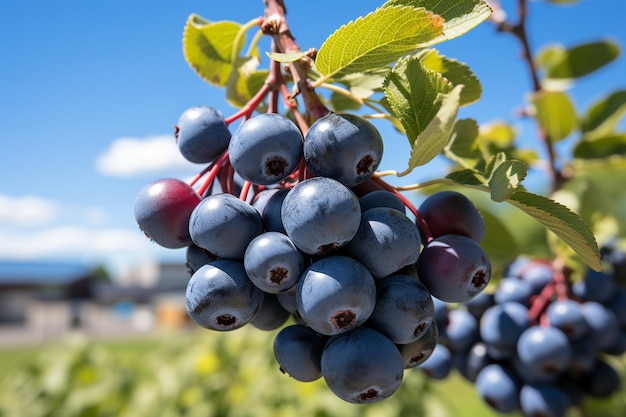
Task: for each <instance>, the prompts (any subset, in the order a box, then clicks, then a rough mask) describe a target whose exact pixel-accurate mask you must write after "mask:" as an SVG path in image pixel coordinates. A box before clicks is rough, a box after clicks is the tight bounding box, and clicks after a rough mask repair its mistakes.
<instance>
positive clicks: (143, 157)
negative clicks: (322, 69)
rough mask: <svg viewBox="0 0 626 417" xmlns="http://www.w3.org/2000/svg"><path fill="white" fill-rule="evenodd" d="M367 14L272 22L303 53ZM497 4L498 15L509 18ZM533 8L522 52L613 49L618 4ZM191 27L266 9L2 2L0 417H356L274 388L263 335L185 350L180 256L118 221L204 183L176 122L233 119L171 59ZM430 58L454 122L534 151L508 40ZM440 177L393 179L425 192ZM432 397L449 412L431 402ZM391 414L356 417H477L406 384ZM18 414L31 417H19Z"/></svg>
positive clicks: (298, 392) (200, 342)
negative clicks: (445, 85) (165, 187)
mask: <svg viewBox="0 0 626 417" xmlns="http://www.w3.org/2000/svg"><path fill="white" fill-rule="evenodd" d="M381 3H382V2H381V1H373V0H361V1H358V2H357V1H330V0H320V1H316V2H304V1H288V2H287V7H288V19H289V24H290V27H291V29H292V31H293V33H294V35H295V37H296V40H297V42H298V43H299V45H300V46H301V47H302V48H303V49H308V48H311V47H319V46H320V45H321V43H322V42H323V41H324V40H325V39H326V37H327V36H328V35H330V34H331V33H332V32H333V31H334V30H335V29H337V28H338V27H339V26H340V25H342V24H344V23H347V22H348V21H350V20H352V19H354V18H356V17H358V16H361V15H365V14H367V13H368V12H369V11H372V10H374V9H375V8H376V7H377V6H379V5H380V4H381ZM501 3H502V6H503V8H504V9H505V10H507V11H508V12H510V13H511V14H512V15H514V14H515V8H514V3H515V2H513V1H512V0H510V1H509V0H503V1H502V2H501ZM530 8H531V13H530V16H529V20H528V25H529V27H528V30H529V33H530V40H531V46H534V45H536V46H540V45H546V44H551V43H555V42H558V43H562V44H564V45H566V46H571V45H574V44H577V43H582V42H587V41H592V40H597V39H605V38H610V39H613V40H616V41H617V42H618V43H620V44H621V45H622V46H623V45H625V44H626V42H625V41H626V27H625V26H624V22H623V19H624V16H625V15H626V4H625V3H624V2H622V1H621V0H605V1H594V0H582V1H580V2H575V3H574V4H572V5H564V6H557V5H554V4H549V3H547V2H542V1H536V2H531V5H530ZM191 13H197V14H199V15H200V16H202V17H204V18H205V19H207V20H212V21H217V20H234V21H237V22H241V23H244V22H247V21H249V20H250V19H252V18H254V17H257V16H260V15H262V14H263V2H262V1H260V0H238V1H236V2H209V1H199V0H189V1H185V2H161V3H159V4H158V5H157V4H155V3H154V2H148V1H145V0H137V1H133V2H127V1H121V0H111V1H107V2H88V1H80V0H61V1H57V2H49V1H43V0H20V1H12V0H3V1H1V2H0V17H1V23H0V57H1V58H0V75H1V76H0V126H1V129H2V134H1V136H0V141H1V143H2V146H1V147H0V173H1V175H0V389H3V390H4V388H6V387H8V384H9V382H10V383H11V384H12V385H11V387H12V388H11V389H12V391H10V392H11V393H12V394H11V395H12V396H13V397H12V398H13V400H14V404H12V405H11V407H13V408H11V407H9V408H7V409H11V410H14V411H15V414H6V415H19V416H26V415H64V416H73V415H81V416H83V415H84V416H87V415H127V414H128V415H130V414H131V413H132V414H133V415H143V414H146V415H173V416H174V415H265V414H263V413H270V412H271V413H272V415H274V416H278V415H293V413H295V412H303V411H302V410H306V411H310V413H311V414H315V415H319V416H322V415H343V416H346V415H352V414H355V413H357V412H359V413H363V412H364V411H363V410H364V409H358V410H360V411H358V410H356V409H354V408H353V407H350V406H347V405H345V404H342V403H341V402H340V401H339V400H336V399H334V398H333V397H332V396H329V395H327V393H326V390H325V389H324V388H323V386H320V384H311V385H306V386H305V385H303V384H300V383H295V382H294V381H289V379H288V378H286V377H284V378H280V377H282V375H280V374H279V372H278V370H277V367H276V366H275V364H274V363H273V362H272V361H273V358H272V357H271V354H270V353H268V352H270V350H269V349H270V346H271V343H272V342H271V334H265V333H263V332H261V331H258V330H254V329H253V330H250V331H242V332H237V333H236V334H232V335H230V334H229V335H221V334H220V335H214V334H207V333H204V332H201V333H200V334H198V331H197V329H196V326H195V325H193V324H192V323H190V322H189V319H188V318H187V314H186V311H185V307H184V288H185V286H186V282H187V279H188V273H187V270H186V268H185V265H184V262H185V259H184V258H185V252H184V250H168V249H162V248H159V247H158V246H157V245H155V244H153V243H151V242H150V241H149V240H148V239H146V238H145V237H144V236H143V234H142V233H141V232H140V231H139V230H138V227H137V225H136V223H135V220H134V217H133V204H134V199H135V197H136V195H137V193H138V192H139V190H140V189H141V188H142V187H144V186H145V185H146V184H148V183H149V182H152V181H153V180H154V179H157V178H161V177H177V178H189V177H191V176H193V175H195V174H196V173H197V172H199V171H200V170H201V169H202V168H203V167H202V166H197V165H194V164H191V163H189V162H186V161H185V160H184V159H183V158H182V157H181V156H180V155H179V153H178V151H177V149H176V145H175V142H174V136H173V133H174V125H175V124H176V122H177V120H178V117H179V116H180V114H181V113H182V112H183V111H184V110H185V109H187V108H189V107H192V106H195V105H211V106H214V107H218V108H220V109H221V110H222V111H223V112H224V113H225V114H226V115H228V114H232V113H233V112H234V111H235V109H234V108H232V107H230V106H229V105H228V104H227V103H226V101H225V100H224V93H223V91H222V90H219V89H216V88H214V87H211V86H209V85H208V84H207V83H205V82H204V81H203V80H202V79H201V78H199V77H198V76H197V75H196V74H195V73H194V72H193V70H191V68H190V67H189V66H188V65H187V63H186V62H185V60H184V58H183V55H182V45H181V39H182V30H183V27H184V25H185V22H186V20H187V18H188V16H189V15H190V14H191ZM437 49H439V50H440V51H441V53H442V54H444V55H447V56H448V57H452V58H456V59H458V60H459V61H461V62H464V63H466V64H468V65H469V66H470V68H472V70H473V71H474V72H475V73H476V75H477V76H478V78H479V79H480V80H481V82H482V84H483V95H482V99H481V100H480V101H479V102H478V103H475V104H473V105H470V106H468V107H464V108H462V109H461V112H460V114H459V117H471V118H474V119H476V120H477V121H478V122H479V123H481V124H483V123H489V122H491V121H496V120H502V121H505V122H507V123H509V124H511V125H513V126H515V128H516V130H517V133H518V140H520V141H522V142H525V143H526V144H527V145H528V146H531V147H536V148H537V149H536V150H537V152H540V153H541V152H542V149H541V148H540V146H538V145H537V144H536V135H535V132H534V129H535V127H534V125H533V123H532V122H531V121H527V120H525V119H524V118H523V117H520V110H521V109H522V108H523V106H524V102H525V101H524V100H525V96H526V94H527V93H528V91H530V88H531V85H530V80H529V78H528V74H527V70H526V67H525V65H524V63H523V61H522V59H521V55H520V52H521V51H520V48H519V45H518V44H517V43H516V41H515V40H514V39H513V38H512V37H510V36H507V35H503V34H499V33H497V31H496V29H495V26H494V25H493V24H491V23H490V22H485V23H483V24H482V25H480V26H479V27H477V28H475V29H474V30H472V31H470V32H469V33H468V34H466V35H464V36H461V37H460V38H458V39H454V40H451V41H448V42H445V43H443V44H440V45H438V46H437ZM262 59H263V60H264V61H263V64H264V65H266V64H267V58H266V57H265V56H263V57H262ZM624 74H626V61H625V60H624V59H623V58H620V59H618V60H617V61H615V62H614V63H612V64H611V65H609V66H607V67H606V68H603V69H602V70H601V71H599V72H597V73H594V74H593V75H591V76H589V77H587V78H584V79H582V80H580V82H579V83H578V84H577V86H576V89H575V90H573V91H572V92H571V93H572V95H573V97H574V100H575V104H576V106H577V107H578V108H581V109H582V108H587V107H588V106H589V105H590V103H592V102H594V101H595V100H597V99H598V98H599V97H600V95H602V94H604V93H606V92H607V91H610V90H614V89H618V88H624V87H626V78H625V77H624ZM377 126H378V127H379V129H380V130H381V132H382V133H383V136H384V137H385V141H386V149H385V152H386V153H385V158H384V160H383V163H382V164H381V167H380V169H381V170H384V169H403V168H404V167H405V166H406V165H405V164H406V160H407V155H408V154H409V151H410V146H409V144H408V143H407V141H406V139H405V138H404V137H402V136H400V135H398V133H397V132H396V131H395V130H393V128H392V127H391V126H390V125H389V124H385V123H384V122H381V123H379V124H377ZM559 146H562V147H567V146H568V145H567V141H565V142H563V143H562V144H560V145H559ZM441 164H443V162H440V161H434V162H433V163H432V164H431V165H429V168H430V169H426V170H419V169H418V170H416V171H414V173H412V174H411V175H409V176H408V177H406V178H402V179H401V181H398V180H395V182H398V183H413V182H419V181H422V180H424V179H428V178H433V177H436V176H437V174H438V173H439V172H444V170H445V168H444V167H442V165H441ZM543 175H544V174H543V173H542V172H541V171H538V172H534V173H533V174H532V175H531V177H530V178H529V179H528V181H527V186H528V187H529V188H534V189H535V191H537V192H541V191H542V186H543V185H544V181H543V180H542V178H543ZM411 198H414V199H419V196H417V195H415V196H413V195H411ZM42 351H49V352H52V353H53V359H50V356H49V355H48V356H45V355H41V352H42ZM155 352H156V353H155ZM249 352H252V353H249ZM28 364H30V365H31V368H32V370H33V372H35V374H36V376H37V378H40V379H39V381H40V386H38V387H37V390H31V391H28V390H26V389H23V388H24V387H23V386H21V385H20V384H26V385H28V381H30V380H29V379H27V378H26V377H25V376H23V375H22V377H23V379H22V380H20V379H19V378H17V379H16V377H15V375H16V374H18V371H20V370H21V369H22V368H23V367H24V366H25V365H28ZM34 364H38V365H34ZM137 364H140V366H139V367H138V369H139V370H134V371H133V370H132V369H134V368H132V366H137ZM151 372H154V373H151ZM30 377H31V378H34V377H33V375H31V376H30ZM11 378H12V379H11ZM270 380H271V381H272V382H271V384H269V385H268V384H267V381H270ZM95 381H97V383H96V382H95ZM102 381H104V382H102ZM198 381H203V383H206V385H205V387H204V388H198V386H197V385H196V383H197V382H198ZM276 381H281V382H276ZM16 386H17V387H18V388H15V387H16ZM131 386H132V387H133V389H132V390H130V388H128V387H131ZM59 387H65V388H63V389H61V388H59ZM207 387H209V388H207ZM16 389H17V391H16ZM203 390H204V391H203ZM268 390H270V391H272V392H270V393H268V392H267V391H268ZM131 391H132V393H133V395H132V398H131V396H130V394H129V392H131ZM6 392H9V391H6ZM15 392H19V393H21V395H23V396H22V397H19V398H18V397H15V396H14V394H15ZM416 392H424V393H427V394H424V396H423V397H417V396H416ZM155 393H158V395H155ZM79 394H80V395H79ZM270 394H271V395H270ZM448 394H452V395H453V396H454V397H455V398H461V399H462V400H461V402H460V405H459V404H456V403H455V402H454V401H446V400H445V399H446V398H447V397H449V395H448ZM0 395H1V393H0ZM125 395H127V396H128V398H126V397H125ZM302 398H307V399H309V400H311V401H308V402H303V401H302ZM398 398H400V399H401V400H398V401H395V402H393V403H391V404H381V405H380V406H378V407H377V408H367V409H365V410H371V411H366V412H365V413H366V414H359V415H393V414H397V415H421V414H424V413H426V412H428V415H429V416H431V415H457V416H461V415H468V416H469V415H490V412H489V411H488V410H487V409H485V408H484V407H483V406H482V405H481V404H480V402H479V401H478V399H477V398H476V397H475V395H473V391H472V388H471V386H469V385H466V384H464V383H463V382H462V381H461V380H460V379H458V378H451V379H450V381H448V382H446V383H445V384H443V385H438V384H435V386H434V387H433V386H432V384H431V383H430V382H428V381H425V380H424V379H423V378H421V377H419V376H411V377H409V378H408V382H406V383H405V384H404V385H403V388H402V391H401V392H400V393H399V395H398ZM416 398H423V399H424V400H423V401H421V400H420V401H416ZM441 398H443V399H444V401H443V402H442V401H441ZM2 400H4V401H8V400H7V399H6V398H2ZM46 401H48V402H46ZM29 402H30V403H31V404H34V406H33V407H31V408H29V409H28V410H26V409H25V408H22V409H20V404H21V405H23V404H26V403H29ZM416 402H417V403H416ZM457 402H458V401H457ZM305 403H306V404H308V405H305ZM309 403H311V404H315V405H311V404H309ZM60 404H64V405H63V407H66V408H63V409H62V411H59V410H60V409H59V408H58V407H61V405H60ZM68 404H69V405H68ZM277 404H279V405H280V407H278V405H277ZM37 407H39V408H37ZM46 407H48V408H49V410H47V411H46V410H45V408H46ZM54 407H57V409H55V408H54ZM473 407H476V408H473ZM481 407H482V408H481ZM16 410H17V411H16ZM33 410H34V411H33ZM181 410H184V412H183V411H181ZM268 410H269V411H268ZM476 410H479V411H476ZM306 411H305V412H306ZM28 413H32V414H28ZM54 413H57V414H54ZM367 413H370V414H367ZM433 413H435V414H433ZM437 413H439V414H437ZM0 416H3V417H4V414H2V412H0Z"/></svg>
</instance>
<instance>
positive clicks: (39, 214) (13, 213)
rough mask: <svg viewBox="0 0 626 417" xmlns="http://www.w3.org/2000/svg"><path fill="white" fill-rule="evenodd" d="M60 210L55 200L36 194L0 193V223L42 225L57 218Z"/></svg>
mask: <svg viewBox="0 0 626 417" xmlns="http://www.w3.org/2000/svg"><path fill="white" fill-rule="evenodd" d="M60 212H61V210H60V205H59V204H58V203H57V202H56V201H53V200H48V199H45V198H42V197H37V196H34V195H27V196H20V197H17V196H9V195H3V194H0V224H3V223H6V224H10V225H14V226H42V225H46V224H50V223H51V222H53V221H54V220H56V219H57V218H58V217H59V215H60Z"/></svg>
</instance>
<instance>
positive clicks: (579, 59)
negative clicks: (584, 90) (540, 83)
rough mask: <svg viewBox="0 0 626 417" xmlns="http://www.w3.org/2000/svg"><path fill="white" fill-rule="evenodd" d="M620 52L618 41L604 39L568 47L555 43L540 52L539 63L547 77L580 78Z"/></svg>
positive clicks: (611, 59)
mask: <svg viewBox="0 0 626 417" xmlns="http://www.w3.org/2000/svg"><path fill="white" fill-rule="evenodd" d="M619 54H620V47H619V45H618V44H617V43H615V42H613V41H609V40H602V41H596V42H590V43H585V44H580V45H577V46H574V47H572V48H569V49H566V48H565V47H564V46H562V45H553V46H550V47H548V48H546V49H544V50H543V51H541V52H540V54H539V56H538V58H537V63H538V64H539V65H540V66H541V67H542V69H543V70H544V71H545V75H546V78H548V79H557V80H570V79H574V78H580V77H583V76H585V75H588V74H591V73H592V72H594V71H596V70H598V69H600V68H602V67H604V66H605V65H607V64H609V63H611V62H612V61H614V60H615V59H616V58H617V57H618V56H619Z"/></svg>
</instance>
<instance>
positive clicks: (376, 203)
mask: <svg viewBox="0 0 626 417" xmlns="http://www.w3.org/2000/svg"><path fill="white" fill-rule="evenodd" d="M359 204H360V205H361V212H365V211H366V210H369V209H371V208H374V207H389V208H392V209H396V210H398V211H399V212H400V213H404V214H406V206H405V205H404V202H403V201H402V200H401V199H400V197H398V196H397V195H395V194H394V193H392V192H390V191H387V190H376V191H371V192H369V193H367V194H365V195H363V196H361V197H359Z"/></svg>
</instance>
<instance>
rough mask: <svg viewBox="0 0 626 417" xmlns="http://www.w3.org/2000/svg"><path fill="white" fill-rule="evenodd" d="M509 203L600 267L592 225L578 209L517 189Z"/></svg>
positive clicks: (591, 264)
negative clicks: (583, 217)
mask: <svg viewBox="0 0 626 417" xmlns="http://www.w3.org/2000/svg"><path fill="white" fill-rule="evenodd" d="M506 201H507V202H508V203H510V204H512V205H513V206H515V207H517V208H519V209H520V210H522V211H524V212H525V213H526V214H528V215H530V216H532V217H533V218H534V219H535V220H537V221H538V222H539V223H541V224H542V225H544V226H545V227H546V228H547V229H548V230H550V231H551V232H553V233H554V234H555V235H557V236H558V237H559V238H560V239H561V240H563V241H564V242H565V243H567V244H568V246H569V247H570V248H572V249H573V250H574V251H575V252H576V253H577V254H578V255H579V256H580V257H581V258H582V259H583V260H584V261H585V262H586V263H587V265H589V267H591V268H592V269H594V270H596V271H600V270H601V269H602V263H601V262H600V251H599V249H598V244H597V243H596V239H595V237H594V235H593V232H592V231H591V229H590V227H589V225H588V224H587V223H586V222H585V221H584V220H583V219H582V218H581V217H580V216H578V215H577V214H576V213H574V212H573V211H571V210H570V209H568V208H567V207H565V206H564V205H562V204H559V203H557V202H556V201H553V200H551V199H549V198H547V197H544V196H540V195H536V194H532V193H528V192H525V191H517V192H515V193H513V194H512V195H511V196H510V197H509V198H508V199H507V200H506Z"/></svg>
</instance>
